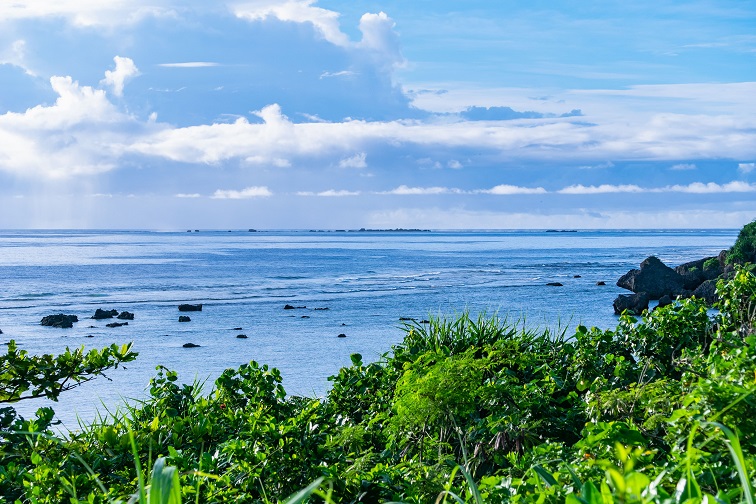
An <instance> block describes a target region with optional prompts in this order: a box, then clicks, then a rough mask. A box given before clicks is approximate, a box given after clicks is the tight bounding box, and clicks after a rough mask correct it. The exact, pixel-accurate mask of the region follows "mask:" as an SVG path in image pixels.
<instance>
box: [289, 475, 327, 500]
mask: <svg viewBox="0 0 756 504" xmlns="http://www.w3.org/2000/svg"><path fill="white" fill-rule="evenodd" d="M322 483H323V478H322V477H320V478H318V479H316V480H315V481H313V482H312V483H310V485H309V486H308V487H306V488H303V489H302V490H300V491H299V492H297V493H295V494H294V495H292V496H291V497H289V498H288V499H286V501H285V502H284V504H300V503H302V502H307V499H309V498H310V496H311V495H312V494H313V493H315V491H316V490H317V489H318V487H319V486H320V485H321V484H322Z"/></svg>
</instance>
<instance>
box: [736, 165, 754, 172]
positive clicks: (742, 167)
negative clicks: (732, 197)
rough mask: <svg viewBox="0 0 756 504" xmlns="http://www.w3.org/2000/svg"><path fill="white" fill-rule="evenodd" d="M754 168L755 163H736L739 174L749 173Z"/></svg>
mask: <svg viewBox="0 0 756 504" xmlns="http://www.w3.org/2000/svg"><path fill="white" fill-rule="evenodd" d="M754 168H756V163H738V171H739V172H741V173H751V172H752V171H753V170H754Z"/></svg>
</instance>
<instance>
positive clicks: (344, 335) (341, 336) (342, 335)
mask: <svg viewBox="0 0 756 504" xmlns="http://www.w3.org/2000/svg"><path fill="white" fill-rule="evenodd" d="M336 337H337V338H346V334H344V333H341V334H339V335H338V336H336Z"/></svg>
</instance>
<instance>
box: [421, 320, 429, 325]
mask: <svg viewBox="0 0 756 504" xmlns="http://www.w3.org/2000/svg"><path fill="white" fill-rule="evenodd" d="M420 323H421V324H430V320H421V321H420Z"/></svg>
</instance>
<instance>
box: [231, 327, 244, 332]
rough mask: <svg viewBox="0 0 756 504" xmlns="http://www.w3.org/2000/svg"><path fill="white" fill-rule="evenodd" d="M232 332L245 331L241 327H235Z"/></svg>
mask: <svg viewBox="0 0 756 504" xmlns="http://www.w3.org/2000/svg"><path fill="white" fill-rule="evenodd" d="M231 330H232V331H243V330H244V329H242V328H241V327H234V328H233V329H231Z"/></svg>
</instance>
